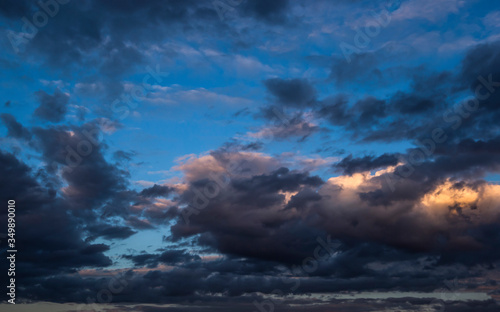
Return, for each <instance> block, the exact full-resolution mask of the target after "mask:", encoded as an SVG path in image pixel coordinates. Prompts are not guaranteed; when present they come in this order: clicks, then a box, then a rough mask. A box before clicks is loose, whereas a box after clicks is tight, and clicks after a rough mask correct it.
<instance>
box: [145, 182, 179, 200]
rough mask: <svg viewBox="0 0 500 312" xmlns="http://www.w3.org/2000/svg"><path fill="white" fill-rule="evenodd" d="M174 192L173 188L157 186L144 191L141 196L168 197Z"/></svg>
mask: <svg viewBox="0 0 500 312" xmlns="http://www.w3.org/2000/svg"><path fill="white" fill-rule="evenodd" d="M173 191H174V189H173V188H171V187H168V186H165V185H158V184H155V185H153V186H152V187H149V188H146V189H143V190H142V191H141V193H140V195H142V196H144V197H166V196H168V195H169V194H170V193H172V192H173Z"/></svg>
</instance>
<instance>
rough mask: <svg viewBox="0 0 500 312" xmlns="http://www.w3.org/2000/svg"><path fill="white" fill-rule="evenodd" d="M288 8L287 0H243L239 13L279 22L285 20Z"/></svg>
mask: <svg viewBox="0 0 500 312" xmlns="http://www.w3.org/2000/svg"><path fill="white" fill-rule="evenodd" d="M288 8H289V1H288V0H276V1H265V0H255V1H244V3H243V5H242V9H241V10H240V13H242V14H244V15H250V16H254V17H256V18H258V19H260V20H263V21H266V22H268V23H272V24H281V23H285V22H287V10H288Z"/></svg>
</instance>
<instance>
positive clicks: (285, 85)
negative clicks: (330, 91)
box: [264, 78, 316, 108]
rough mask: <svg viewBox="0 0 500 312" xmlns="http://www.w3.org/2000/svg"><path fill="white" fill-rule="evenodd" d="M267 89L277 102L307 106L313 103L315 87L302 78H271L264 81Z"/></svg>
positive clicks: (291, 105) (299, 106)
mask: <svg viewBox="0 0 500 312" xmlns="http://www.w3.org/2000/svg"><path fill="white" fill-rule="evenodd" d="M264 85H265V86H266V88H267V90H268V91H269V92H270V93H271V94H272V95H273V96H274V97H275V98H276V101H277V102H278V103H279V104H282V105H284V106H289V107H297V108H302V107H308V106H311V105H313V104H314V101H315V98H316V90H315V88H314V87H313V86H312V85H311V84H310V83H309V82H308V81H307V80H304V79H280V78H272V79H268V80H265V81H264Z"/></svg>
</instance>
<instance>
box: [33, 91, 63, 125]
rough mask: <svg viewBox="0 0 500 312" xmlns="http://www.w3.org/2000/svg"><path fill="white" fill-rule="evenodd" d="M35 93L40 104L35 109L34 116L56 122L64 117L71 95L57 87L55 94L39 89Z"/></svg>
mask: <svg viewBox="0 0 500 312" xmlns="http://www.w3.org/2000/svg"><path fill="white" fill-rule="evenodd" d="M35 95H36V97H37V99H38V102H39V103H40V106H38V108H37V109H36V110H35V112H34V116H36V117H37V118H39V119H42V120H45V121H50V122H54V123H57V122H60V121H62V120H63V119H64V115H66V112H67V110H68V103H69V96H68V95H67V94H65V93H62V92H61V91H60V90H59V89H56V90H55V91H54V94H53V95H50V94H47V93H46V92H45V91H37V92H36V93H35Z"/></svg>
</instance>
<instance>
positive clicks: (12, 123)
mask: <svg viewBox="0 0 500 312" xmlns="http://www.w3.org/2000/svg"><path fill="white" fill-rule="evenodd" d="M0 119H1V120H2V122H3V124H4V125H5V126H6V127H7V131H8V132H7V136H10V137H13V138H17V139H23V140H29V139H30V138H31V133H30V131H29V130H28V129H26V128H25V127H24V126H23V125H22V124H20V123H19V122H17V121H16V118H15V117H14V116H12V115H11V114H6V113H4V114H0Z"/></svg>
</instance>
